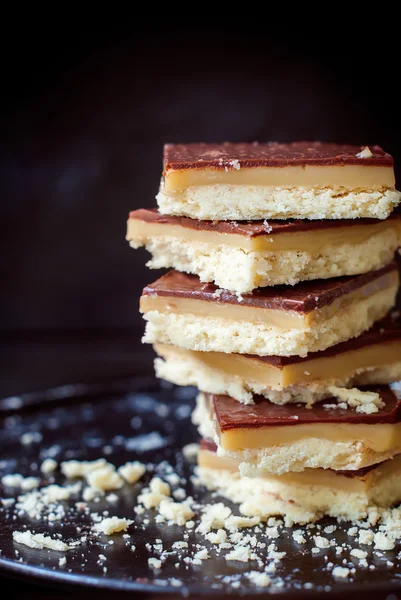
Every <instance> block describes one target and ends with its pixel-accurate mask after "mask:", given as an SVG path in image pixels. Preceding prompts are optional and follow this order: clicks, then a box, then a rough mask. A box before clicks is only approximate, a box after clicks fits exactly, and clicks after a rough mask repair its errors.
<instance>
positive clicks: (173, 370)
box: [155, 317, 401, 404]
mask: <svg viewBox="0 0 401 600" xmlns="http://www.w3.org/2000/svg"><path fill="white" fill-rule="evenodd" d="M155 350H156V352H157V354H158V356H159V358H157V359H156V361H155V370H156V375H157V376H158V377H160V378H162V379H166V380H167V381H170V382H171V383H175V384H177V385H194V386H196V387H197V388H198V389H199V390H200V391H202V392H209V393H212V394H227V395H230V396H232V397H233V398H235V400H237V401H239V402H242V403H244V404H252V402H253V395H254V394H261V395H262V396H264V397H265V398H267V399H268V400H270V401H271V402H274V403H275V404H287V403H290V402H304V403H306V404H313V403H315V402H318V401H319V400H322V399H324V398H327V397H330V396H333V395H337V396H336V397H339V398H344V396H346V395H347V394H349V395H352V393H353V391H352V390H350V391H349V392H348V390H347V389H345V388H352V387H353V386H360V385H367V384H387V383H391V382H392V381H397V380H401V323H400V322H399V321H396V320H395V319H394V318H391V317H388V318H386V319H384V320H383V321H380V322H379V323H377V324H376V325H375V326H374V327H373V328H371V329H370V330H369V331H366V332H364V333H363V334H361V335H360V336H359V337H357V338H353V339H350V340H348V341H346V342H342V343H340V344H337V345H336V346H332V347H331V348H328V349H327V350H323V351H321V352H312V353H310V354H308V355H307V356H306V357H304V358H301V357H299V356H290V357H283V356H256V355H241V354H225V353H223V352H197V351H194V350H187V349H185V348H178V347H176V346H171V345H167V344H156V345H155Z"/></svg>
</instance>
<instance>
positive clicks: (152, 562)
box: [148, 558, 162, 569]
mask: <svg viewBox="0 0 401 600" xmlns="http://www.w3.org/2000/svg"><path fill="white" fill-rule="evenodd" d="M148 565H149V567H151V569H161V566H162V561H161V560H159V559H158V558H148Z"/></svg>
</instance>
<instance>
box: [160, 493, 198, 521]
mask: <svg viewBox="0 0 401 600" xmlns="http://www.w3.org/2000/svg"><path fill="white" fill-rule="evenodd" d="M159 514H160V515H162V517H164V518H165V519H167V521H169V523H171V524H174V525H185V523H186V522H187V521H189V520H190V519H192V517H194V516H195V513H194V511H193V510H192V508H191V504H190V500H185V501H184V502H173V501H172V500H171V499H170V498H166V499H165V500H162V501H161V502H160V505H159Z"/></svg>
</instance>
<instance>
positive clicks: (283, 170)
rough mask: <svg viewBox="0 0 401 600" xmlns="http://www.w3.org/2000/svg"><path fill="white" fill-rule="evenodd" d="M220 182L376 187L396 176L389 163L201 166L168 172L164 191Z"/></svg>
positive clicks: (391, 182) (385, 185)
mask: <svg viewBox="0 0 401 600" xmlns="http://www.w3.org/2000/svg"><path fill="white" fill-rule="evenodd" d="M220 184H230V185H249V186H263V187H283V188H292V187H305V188H316V187H321V188H328V187H330V188H338V189H339V190H342V189H350V190H355V189H358V188H360V189H362V190H372V189H382V188H394V186H395V177H394V171H393V168H392V167H387V166H386V167H376V166H365V167H364V166H359V165H346V166H342V167H337V166H328V167H326V166H323V167H321V166H307V167H301V166H294V167H292V166H291V167H290V166H289V167H267V168H266V167H258V168H241V169H239V170H234V169H230V170H227V171H222V170H218V169H215V168H205V169H199V168H198V169H185V170H180V171H172V172H166V175H165V179H164V191H165V192H166V193H169V192H173V193H179V192H180V191H181V190H184V189H186V188H190V187H199V186H202V185H220Z"/></svg>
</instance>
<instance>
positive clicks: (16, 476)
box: [1, 473, 40, 491]
mask: <svg viewBox="0 0 401 600" xmlns="http://www.w3.org/2000/svg"><path fill="white" fill-rule="evenodd" d="M1 483H2V485H4V486H5V487H14V488H20V489H21V490H24V491H30V490H34V489H36V488H37V487H39V484H40V479H39V477H23V475H21V474H20V473H11V474H9V475H3V477H2V478H1Z"/></svg>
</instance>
